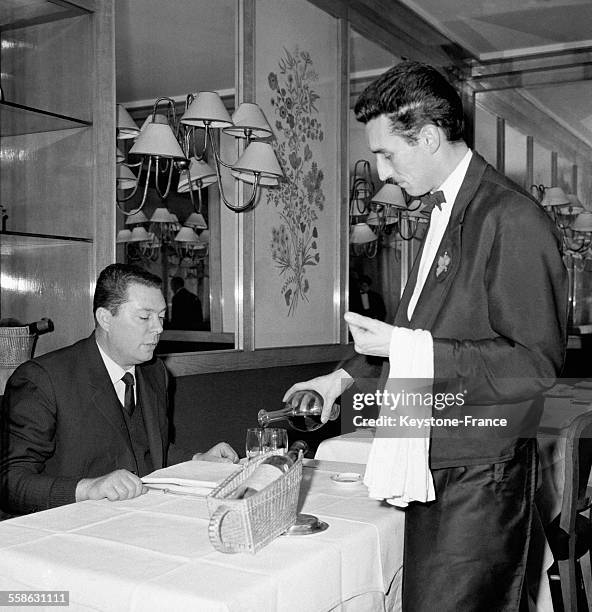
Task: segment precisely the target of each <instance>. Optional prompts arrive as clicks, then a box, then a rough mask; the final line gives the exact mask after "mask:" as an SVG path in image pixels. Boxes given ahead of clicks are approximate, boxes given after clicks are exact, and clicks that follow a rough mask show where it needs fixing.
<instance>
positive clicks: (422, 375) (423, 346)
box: [364, 327, 436, 508]
mask: <svg viewBox="0 0 592 612" xmlns="http://www.w3.org/2000/svg"><path fill="white" fill-rule="evenodd" d="M389 363H390V370H389V380H388V381H387V384H386V386H385V392H389V391H391V392H392V393H394V394H396V393H399V392H401V384H400V383H401V380H404V381H406V382H407V383H409V384H410V385H412V384H413V382H412V379H419V381H420V382H419V384H420V385H421V387H422V388H423V389H424V391H425V385H426V383H429V391H430V392H431V391H432V384H431V383H432V382H433V379H434V343H433V338H432V335H431V334H430V332H428V331H425V330H422V329H416V330H411V329H406V328H402V327H395V328H394V329H393V332H392V335H391V342H390V351H389ZM408 391H409V392H413V391H414V389H413V388H412V387H408ZM382 414H384V415H386V416H390V417H392V416H397V412H396V409H395V410H394V411H392V410H391V407H390V406H388V405H386V404H385V403H383V405H382V408H381V415H382ZM414 416H416V417H417V418H425V419H427V420H428V422H429V418H430V417H431V416H432V409H431V404H429V403H428V402H426V404H425V405H423V404H422V405H418V404H414ZM418 432H419V434H418V435H419V437H409V436H408V433H409V432H408V431H406V432H401V431H400V428H399V429H397V427H390V428H388V430H387V429H384V430H382V431H380V432H379V431H378V430H377V434H376V435H375V438H374V440H373V442H372V447H371V449H370V455H369V458H368V463H367V465H366V473H365V475H364V484H365V485H366V486H367V487H368V494H369V496H370V497H371V498H373V499H381V500H383V499H384V500H386V501H387V502H388V503H389V504H393V505H395V506H399V507H402V508H404V507H406V506H407V505H408V504H409V503H410V502H414V501H417V502H428V501H433V500H434V499H435V498H436V494H435V490H434V482H433V479H432V474H431V472H430V468H429V451H430V427H429V424H425V425H423V426H422V427H421V428H420V429H418ZM403 434H407V435H403Z"/></svg>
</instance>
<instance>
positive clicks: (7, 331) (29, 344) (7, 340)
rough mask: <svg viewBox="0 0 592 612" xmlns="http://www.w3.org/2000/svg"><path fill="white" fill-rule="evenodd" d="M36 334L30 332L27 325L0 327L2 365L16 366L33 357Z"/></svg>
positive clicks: (0, 358)
mask: <svg viewBox="0 0 592 612" xmlns="http://www.w3.org/2000/svg"><path fill="white" fill-rule="evenodd" d="M36 340H37V335H36V334H31V333H29V328H28V327H27V326H21V327H0V367H2V368H16V366H18V365H20V364H21V363H23V362H24V361H27V359H31V357H33V351H34V350H35V342H36Z"/></svg>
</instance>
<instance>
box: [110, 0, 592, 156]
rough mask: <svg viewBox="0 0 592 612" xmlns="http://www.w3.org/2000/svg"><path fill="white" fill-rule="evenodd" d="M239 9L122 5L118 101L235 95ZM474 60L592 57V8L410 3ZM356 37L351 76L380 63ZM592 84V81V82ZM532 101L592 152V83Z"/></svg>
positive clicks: (574, 3) (530, 0) (207, 1)
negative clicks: (585, 53)
mask: <svg viewBox="0 0 592 612" xmlns="http://www.w3.org/2000/svg"><path fill="white" fill-rule="evenodd" d="M236 4H237V3H236V0H174V1H172V2H163V1H162V0H117V2H116V3H115V5H116V9H115V11H116V58H117V101H118V102H123V103H128V102H132V101H136V102H137V101H145V102H150V101H153V100H154V99H155V98H157V97H159V96H163V95H166V96H171V97H173V96H183V95H184V94H186V93H188V92H190V91H199V90H207V89H215V90H227V89H232V87H233V86H234V49H235V44H234V36H235V25H234V14H235V8H236ZM401 4H404V5H406V6H407V7H409V8H410V9H411V10H413V11H414V12H416V13H417V14H418V15H420V16H421V17H422V18H423V19H425V20H426V21H428V22H429V23H430V24H431V25H432V26H434V27H435V28H436V29H437V30H439V31H440V32H442V33H443V34H444V35H446V36H447V37H448V38H450V39H452V40H453V41H455V42H456V43H457V44H458V45H460V46H461V47H463V48H465V49H466V50H467V51H468V52H469V54H470V55H471V56H473V57H474V58H475V59H478V60H483V61H485V62H490V61H494V60H502V61H508V60H509V58H513V59H514V60H516V59H520V58H524V57H531V56H533V55H542V56H549V55H553V54H561V53H565V52H568V51H574V50H575V51H578V50H584V49H587V48H589V49H592V2H591V1H590V0H401ZM369 49H376V47H375V46H374V45H365V44H364V41H363V40H360V39H359V38H356V37H354V39H353V44H352V52H353V57H352V67H354V69H355V70H360V71H364V70H368V69H375V68H376V67H377V65H378V64H380V63H382V62H388V61H389V60H390V57H391V56H390V54H388V53H385V54H383V57H380V58H379V57H376V56H375V55H373V54H372V53H370V52H369ZM591 77H592V74H591V75H590V76H589V77H588V78H591ZM528 95H529V96H530V97H531V98H532V99H533V100H534V101H535V102H536V104H537V105H538V106H540V107H542V108H543V109H546V110H547V111H548V112H549V113H550V114H551V115H553V116H554V117H555V118H556V119H557V120H558V121H560V122H561V123H563V125H564V126H565V127H567V128H568V129H570V130H571V131H572V132H573V133H574V134H576V135H577V136H579V137H580V138H582V140H584V141H585V142H587V143H588V144H589V145H590V146H592V104H590V102H589V101H590V100H592V80H580V81H573V82H568V83H561V84H545V85H537V86H536V87H529V88H528Z"/></svg>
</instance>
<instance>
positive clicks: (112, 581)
mask: <svg viewBox="0 0 592 612" xmlns="http://www.w3.org/2000/svg"><path fill="white" fill-rule="evenodd" d="M308 463H310V467H305V468H304V477H303V484H302V494H301V500H303V503H302V504H301V505H302V507H301V508H300V511H301V512H307V513H314V514H315V515H317V516H318V517H319V518H321V519H322V520H324V521H326V522H327V523H329V525H330V526H329V529H327V530H326V531H324V532H322V533H319V534H315V535H308V536H301V537H284V536H282V537H280V538H277V539H276V540H274V541H273V542H272V543H271V544H270V545H269V546H267V547H266V548H264V549H262V550H261V551H260V552H258V553H257V554H256V555H250V554H235V555H232V554H223V553H219V552H216V551H215V550H214V549H213V548H212V546H211V544H210V542H209V540H208V535H207V526H208V510H207V505H206V501H205V498H198V497H189V496H181V495H173V494H170V493H161V492H156V491H151V492H149V493H147V494H146V495H142V496H141V497H139V498H136V499H133V500H129V501H122V502H108V501H106V500H104V501H86V502H82V503H78V504H72V505H69V506H63V507H61V508H56V509H53V510H48V511H45V512H39V513H37V514H32V515H28V516H24V517H19V518H15V519H11V520H8V521H4V522H3V523H0V590H15V589H35V590H38V589H42V590H67V591H69V592H70V607H69V610H137V611H142V612H144V611H150V610H155V611H159V612H161V611H162V610H179V611H184V610H199V611H200V612H209V611H216V612H218V611H220V612H232V611H241V612H243V611H246V610H253V611H254V610H256V611H257V612H265V611H268V612H289V611H291V610H294V611H299V612H300V611H302V610H306V611H307V612H314V611H326V610H332V609H335V608H337V609H340V610H350V611H351V612H362V611H363V610H376V609H377V606H378V609H382V605H383V594H384V592H385V591H386V590H387V589H388V587H389V586H390V585H391V584H392V583H393V581H394V578H395V576H397V575H399V574H400V569H401V565H402V553H403V551H402V547H401V546H398V545H397V543H398V542H400V541H402V530H403V514H402V513H401V512H400V511H398V510H397V509H395V508H392V507H385V506H382V505H381V504H380V503H379V502H376V501H373V500H370V499H368V497H367V491H366V487H365V486H364V485H363V484H358V485H351V484H349V485H348V484H345V485H340V484H336V483H334V482H333V481H331V479H330V476H331V475H332V474H333V473H335V472H344V471H347V472H355V471H357V472H358V473H361V472H362V470H363V466H360V465H355V464H343V463H330V462H318V461H309V462H308ZM393 543H395V545H393ZM35 609H36V610H40V609H43V608H39V607H36V608H35ZM49 609H50V608H48V610H49ZM51 610H55V608H51Z"/></svg>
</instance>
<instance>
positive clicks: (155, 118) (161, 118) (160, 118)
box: [140, 113, 169, 133]
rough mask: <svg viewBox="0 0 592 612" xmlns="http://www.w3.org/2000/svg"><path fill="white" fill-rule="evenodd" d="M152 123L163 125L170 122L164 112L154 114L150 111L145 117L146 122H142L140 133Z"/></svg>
mask: <svg viewBox="0 0 592 612" xmlns="http://www.w3.org/2000/svg"><path fill="white" fill-rule="evenodd" d="M150 123H162V124H163V125H168V124H169V122H168V120H167V118H166V116H165V115H163V114H162V113H155V114H154V115H153V114H152V113H150V114H149V115H148V117H146V119H144V123H142V127H141V128H140V133H142V132H143V131H144V130H145V129H146V126H147V125H149V124H150Z"/></svg>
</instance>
